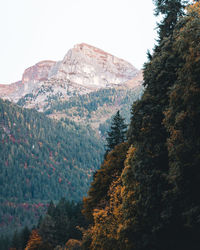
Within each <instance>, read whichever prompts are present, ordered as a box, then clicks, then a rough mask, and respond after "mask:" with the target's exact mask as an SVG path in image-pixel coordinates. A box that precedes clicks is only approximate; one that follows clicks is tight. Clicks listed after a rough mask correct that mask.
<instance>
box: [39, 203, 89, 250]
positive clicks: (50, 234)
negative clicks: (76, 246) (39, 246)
mask: <svg viewBox="0 0 200 250" xmlns="http://www.w3.org/2000/svg"><path fill="white" fill-rule="evenodd" d="M50 206H51V207H50ZM49 208H50V209H48V211H47V214H46V215H45V216H44V218H43V219H42V221H41V223H40V226H39V234H40V235H41V237H42V241H43V243H44V244H45V243H46V244H49V245H51V246H52V247H56V246H57V245H60V246H62V245H64V244H65V243H66V242H67V241H68V240H69V239H77V240H80V239H81V231H80V230H79V229H77V226H79V227H86V226H87V222H86V220H85V218H84V217H83V215H82V214H81V209H82V204H80V203H77V204H75V203H73V202H69V201H66V200H65V199H61V200H60V201H59V203H58V204H57V205H56V206H54V207H53V206H52V203H50V205H49Z"/></svg>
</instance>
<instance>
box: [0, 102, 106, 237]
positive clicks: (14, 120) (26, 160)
mask: <svg viewBox="0 0 200 250" xmlns="http://www.w3.org/2000/svg"><path fill="white" fill-rule="evenodd" d="M103 154H104V148H103V146H102V142H101V140H99V138H97V137H96V136H95V134H94V131H92V130H91V129H89V128H85V127H84V126H78V125H77V124H75V123H73V122H71V121H69V120H66V119H65V123H63V122H59V121H55V120H52V119H49V118H47V117H46V116H45V114H43V113H39V112H37V111H35V110H33V109H24V108H21V107H19V106H17V105H15V104H12V103H10V102H8V101H3V100H1V99H0V189H1V199H0V207H1V209H0V217H1V222H0V224H1V230H0V232H3V231H8V228H10V227H11V228H15V227H20V225H24V223H26V224H29V225H30V224H32V223H34V218H33V216H32V217H31V218H27V214H29V212H30V211H29V209H31V206H32V205H33V204H38V203H41V204H45V203H46V202H47V201H50V200H59V199H60V198H61V197H66V198H67V199H68V200H75V201H78V200H80V199H81V198H82V197H83V195H85V194H86V192H87V189H88V186H89V183H90V181H91V179H92V176H93V173H94V172H95V171H96V169H97V168H98V167H99V166H100V164H101V161H102V157H103ZM28 208H29V209H28ZM38 213H39V212H38V211H37V213H36V214H37V215H36V219H38ZM30 219H31V221H32V222H31V221H30Z"/></svg>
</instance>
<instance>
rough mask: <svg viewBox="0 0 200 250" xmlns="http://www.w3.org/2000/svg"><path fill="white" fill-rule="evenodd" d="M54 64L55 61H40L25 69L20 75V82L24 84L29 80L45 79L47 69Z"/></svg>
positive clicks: (47, 72)
mask: <svg viewBox="0 0 200 250" xmlns="http://www.w3.org/2000/svg"><path fill="white" fill-rule="evenodd" d="M55 64H56V62H53V61H42V62H39V63H37V64H35V65H34V66H32V67H30V68H28V69H26V70H25V71H24V74H23V76H22V83H23V84H26V83H29V82H31V81H34V82H38V81H45V80H47V79H48V76H49V71H50V70H51V68H52V67H53V66H54V65H55Z"/></svg>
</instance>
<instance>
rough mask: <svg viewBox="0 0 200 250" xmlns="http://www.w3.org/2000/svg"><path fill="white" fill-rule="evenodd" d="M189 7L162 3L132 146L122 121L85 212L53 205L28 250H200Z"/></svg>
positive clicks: (193, 14)
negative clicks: (120, 137) (155, 41)
mask: <svg viewBox="0 0 200 250" xmlns="http://www.w3.org/2000/svg"><path fill="white" fill-rule="evenodd" d="M187 2H188V1H181V0H154V3H155V15H157V16H162V19H161V21H160V22H159V23H158V28H157V29H158V41H157V44H156V46H155V48H154V51H153V52H152V53H150V52H148V61H147V62H146V63H145V65H144V70H143V74H144V87H145V90H144V94H143V96H142V97H141V99H140V100H138V101H136V102H135V103H133V105H132V109H131V120H130V124H129V128H128V132H127V138H126V137H125V136H124V137H123V139H122V140H120V141H118V140H117V138H119V136H120V135H121V134H124V133H123V131H124V129H125V126H121V127H120V124H119V123H118V121H119V120H121V124H122V123H123V121H124V120H123V118H122V117H120V114H119V113H117V114H116V115H115V117H114V118H113V119H112V122H111V127H110V131H109V133H108V137H107V142H108V146H109V145H110V148H109V151H108V152H107V153H106V154H105V155H104V160H103V163H102V164H101V166H100V168H99V169H98V170H97V171H96V172H95V174H94V175H93V181H92V183H91V185H90V188H89V191H88V194H87V196H86V197H84V198H83V204H79V203H76V204H74V203H68V202H67V201H66V200H61V201H60V202H59V203H58V205H57V206H55V205H54V204H53V203H50V205H49V207H48V210H47V212H46V215H45V216H44V218H42V219H41V220H40V221H39V223H38V225H37V227H35V228H34V229H33V230H32V232H31V233H30V236H29V238H28V240H27V244H26V248H25V249H26V250H29V249H41V250H42V249H46V250H47V249H50V250H51V249H74V250H75V249H83V250H84V249H85V250H88V249H90V250H96V249H102V250H111V249H115V250H118V249H119V250H121V249H127V250H199V249H200V237H199V236H200V196H199V190H200V168H199V167H200V151H199V149H200V128H199V124H200V74H199V72H200V43H199V41H200V2H199V1H193V3H192V4H190V5H188V6H187V7H186V3H187ZM185 7H186V8H185ZM117 117H118V118H117ZM124 125H125V124H124ZM116 126H117V128H118V129H116ZM111 137H112V138H113V139H114V140H111V139H112V138H111ZM113 141H116V143H115V144H116V145H114V144H109V142H113ZM76 206H77V207H76ZM75 207H76V208H77V210H76V209H75ZM71 210H72V211H73V212H74V214H76V215H75V218H76V219H77V218H80V221H78V220H75V219H74V214H71V215H70V213H71V212H70V211H71ZM81 210H82V214H83V215H84V216H85V218H84V217H81V216H82V215H81V213H80V211H81ZM73 220H75V222H74V224H73V223H72V221H73ZM70 225H71V226H72V228H73V229H72V228H70ZM77 225H79V226H78V227H77ZM75 229H78V230H79V232H81V233H82V236H81V235H80V234H79V233H78V231H73V230H75ZM65 230H66V231H65ZM72 231H73V232H74V234H70V233H71V232H72ZM63 233H64V234H63ZM19 235H23V232H20V234H19ZM20 237H21V236H20ZM20 239H21V244H23V242H24V241H23V237H21V238H20ZM21 246H22V245H21ZM21 246H17V245H16V244H13V245H12V248H15V249H22V247H21Z"/></svg>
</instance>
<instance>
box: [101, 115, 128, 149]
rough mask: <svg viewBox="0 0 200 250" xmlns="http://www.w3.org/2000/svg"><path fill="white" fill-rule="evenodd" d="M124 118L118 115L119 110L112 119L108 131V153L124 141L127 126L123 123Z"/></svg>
mask: <svg viewBox="0 0 200 250" xmlns="http://www.w3.org/2000/svg"><path fill="white" fill-rule="evenodd" d="M124 120H125V119H124V118H123V117H122V116H121V115H120V113H119V110H118V111H117V113H116V114H115V116H114V117H113V119H112V122H111V127H110V131H109V132H108V137H107V138H106V141H107V145H106V147H107V150H106V152H107V153H108V152H109V151H111V150H112V149H114V147H115V146H116V145H118V144H120V143H122V142H124V141H125V140H126V132H127V125H126V124H125V122H124Z"/></svg>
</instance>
